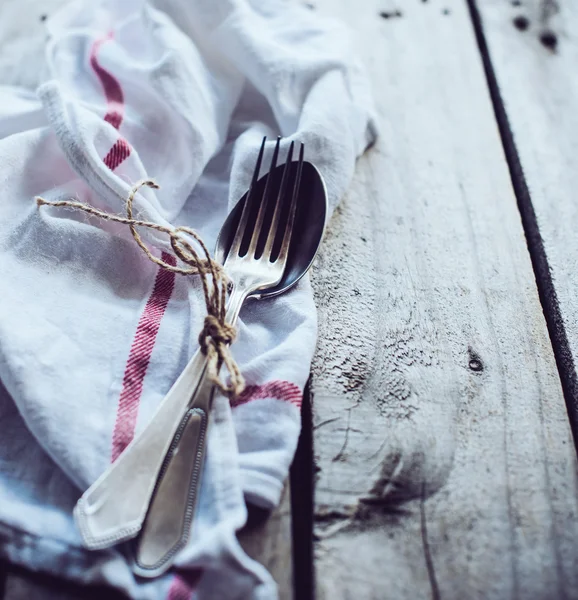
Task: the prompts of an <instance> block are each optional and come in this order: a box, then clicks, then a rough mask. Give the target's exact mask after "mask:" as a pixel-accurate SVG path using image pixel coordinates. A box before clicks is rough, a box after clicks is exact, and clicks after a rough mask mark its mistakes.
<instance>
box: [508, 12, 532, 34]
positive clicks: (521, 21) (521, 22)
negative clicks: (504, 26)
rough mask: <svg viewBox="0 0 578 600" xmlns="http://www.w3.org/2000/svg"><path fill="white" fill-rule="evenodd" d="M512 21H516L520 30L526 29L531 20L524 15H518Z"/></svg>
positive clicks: (515, 25) (515, 23)
mask: <svg viewBox="0 0 578 600" xmlns="http://www.w3.org/2000/svg"><path fill="white" fill-rule="evenodd" d="M512 22H513V23H514V27H515V28H516V29H519V30H520V31H526V29H528V27H529V26H530V21H528V18H527V17H524V15H518V16H517V17H516V18H515V19H514V20H513V21H512Z"/></svg>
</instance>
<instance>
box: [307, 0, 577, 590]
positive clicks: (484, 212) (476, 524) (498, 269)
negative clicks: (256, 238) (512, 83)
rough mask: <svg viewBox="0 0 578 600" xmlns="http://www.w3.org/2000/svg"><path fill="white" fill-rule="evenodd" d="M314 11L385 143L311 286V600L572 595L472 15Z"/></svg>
mask: <svg viewBox="0 0 578 600" xmlns="http://www.w3.org/2000/svg"><path fill="white" fill-rule="evenodd" d="M502 4H503V5H506V4H508V3H507V2H505V1H504V2H503V3H502ZM316 5H318V7H319V8H318V9H319V10H320V12H323V13H329V14H335V15H337V16H339V17H341V18H343V19H345V20H347V21H348V22H349V24H350V25H351V26H352V27H353V29H354V30H355V32H356V35H357V40H358V45H359V47H360V48H361V49H362V50H363V51H364V55H365V60H366V64H367V66H368V68H369V70H370V72H371V76H372V80H373V85H374V90H375V93H376V96H377V104H378V109H379V113H380V126H381V134H382V135H381V138H380V140H379V142H378V144H377V146H376V147H375V148H374V149H373V150H371V151H370V152H368V153H367V156H365V157H364V158H362V159H361V160H360V161H359V165H358V169H357V174H356V180H355V183H354V185H353V186H352V188H351V190H350V192H349V194H348V195H347V197H346V198H345V200H344V202H343V204H342V206H341V208H340V210H339V212H338V214H337V215H336V216H335V218H334V219H333V221H332V223H331V226H330V230H329V235H328V238H327V240H326V243H325V246H324V249H323V253H322V255H321V257H320V260H319V262H318V264H317V267H316V270H315V272H314V275H313V281H314V284H315V292H316V296H317V303H318V306H319V313H320V336H319V349H318V353H317V357H316V360H315V365H314V370H313V373H314V377H313V412H314V427H315V431H314V451H315V461H316V470H317V483H316V489H315V518H316V535H317V540H316V564H315V567H316V575H317V598H318V599H319V600H326V599H330V598H331V599H332V600H336V599H337V600H339V599H346V598H367V599H369V598H371V599H373V598H375V599H385V598H387V599H389V598H391V599H407V600H409V599H413V598H430V597H431V598H434V599H437V598H444V599H456V600H457V599H461V598H469V599H474V598H480V599H482V598H495V599H498V598H520V599H522V598H524V599H526V598H531V599H547V598H572V597H578V581H577V580H578V570H577V569H576V566H577V560H578V546H577V544H576V543H575V540H576V535H577V533H578V522H577V519H576V516H577V501H576V475H575V474H576V461H575V455H574V449H573V444H572V441H571V437H570V432H569V427H568V425H567V417H566V409H565V405H564V400H563V397H562V392H561V388H560V383H559V379H558V374H557V371H556V365H555V363H554V360H553V356H552V351H551V345H550V340H549V338H548V335H547V331H546V326H545V322H544V317H543V314H542V310H541V306H540V304H539V301H538V295H537V291H536V286H535V280H534V274H533V272H532V268H531V264H530V260H529V256H528V251H527V247H526V241H525V238H524V233H523V230H522V226H521V222H520V216H519V213H518V209H517V205H516V199H515V197H514V194H513V190H512V185H511V181H510V175H509V172H508V167H507V164H506V161H505V159H504V152H503V149H502V144H501V141H500V137H499V135H498V130H497V127H496V122H495V118H494V112H493V108H492V104H491V102H490V98H489V94H488V89H487V85H486V80H485V76H484V72H483V69H482V64H481V58H480V54H479V50H478V47H477V43H476V39H475V36H474V33H473V30H472V25H471V20H470V15H469V12H468V6H467V4H466V3H465V2H450V1H449V0H448V1H446V2H440V1H436V0H432V1H429V2H425V3H424V2H417V1H416V2H404V3H394V2H393V1H392V2H389V3H388V2H385V1H384V0H375V1H368V2H364V3H363V5H361V4H360V3H358V2H355V1H354V0H339V1H337V0H333V1H329V0H327V1H325V2H323V3H321V2H317V3H316ZM397 12H399V13H401V16H400V15H397V14H396V13H397ZM380 13H385V15H387V16H388V18H384V17H381V18H380V16H379V14H380ZM517 33H518V32H517V31H515V30H514V31H513V34H517ZM515 60H516V58H515V56H512V57H510V61H511V68H512V69H514V68H515ZM525 99H526V101H527V98H525ZM522 101H523V100H522V99H520V102H522ZM557 158H559V159H561V157H560V156H558V157H557ZM534 168H535V167H534Z"/></svg>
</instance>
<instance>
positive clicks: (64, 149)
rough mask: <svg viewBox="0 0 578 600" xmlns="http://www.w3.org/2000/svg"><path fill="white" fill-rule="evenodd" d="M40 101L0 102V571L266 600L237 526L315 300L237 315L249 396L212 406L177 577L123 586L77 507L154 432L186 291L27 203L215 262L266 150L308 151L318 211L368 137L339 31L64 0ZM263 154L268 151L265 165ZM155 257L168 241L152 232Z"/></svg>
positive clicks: (185, 315) (310, 16) (291, 297)
mask: <svg viewBox="0 0 578 600" xmlns="http://www.w3.org/2000/svg"><path fill="white" fill-rule="evenodd" d="M46 24H47V28H48V32H49V36H50V39H49V42H48V44H47V49H46V61H47V65H48V70H47V72H48V76H47V79H46V81H45V82H43V83H42V85H41V86H40V88H39V89H38V90H37V93H36V94H32V93H31V92H29V91H27V90H23V89H19V88H13V87H0V94H2V103H0V104H1V108H0V137H1V139H0V180H1V181H2V190H3V202H2V203H0V281H1V282H2V283H1V289H2V298H3V302H2V311H0V379H1V380H2V383H3V388H2V389H0V418H1V420H0V428H1V433H2V435H1V438H0V556H2V557H4V558H7V559H8V560H10V561H12V562H14V563H18V564H22V565H25V566H28V567H30V568H32V569H38V570H43V571H47V572H50V573H53V574H56V575H58V576H61V577H66V578H70V579H73V580H76V581H80V582H82V583H87V584H90V583H106V584H109V585H111V586H114V587H117V588H118V589H121V590H123V591H124V592H125V593H126V594H127V595H128V596H129V597H131V598H135V599H143V600H148V599H151V600H153V599H155V600H157V599H159V598H165V597H166V598H172V600H176V599H177V598H178V599H185V598H187V599H188V598H190V597H191V596H192V594H193V593H194V592H196V594H197V597H198V598H217V597H218V598H222V599H223V600H226V599H227V598H260V599H261V598H262V599H270V598H275V597H276V591H275V584H274V582H273V581H272V579H271V577H270V575H269V574H268V573H267V572H266V570H265V569H264V568H263V567H262V566H261V565H259V564H258V563H256V562H255V561H253V560H251V559H250V558H249V557H247V556H246V555H245V554H244V552H243V551H242V549H241V548H240V546H239V544H238V542H237V540H236V536H235V532H236V531H237V530H238V529H239V528H241V527H242V526H243V524H244V523H245V520H246V506H245V501H249V502H253V503H255V504H258V505H260V506H263V507H267V508H272V507H274V506H275V505H276V504H277V503H278V502H279V499H280V495H281V492H282V489H283V483H284V480H285V478H286V476H287V472H288V468H289V465H290V462H291V460H292V457H293V453H294V450H295V446H296V443H297V438H298V435H299V430H300V412H299V409H300V405H301V398H302V391H303V387H304V385H305V382H306V380H307V376H308V372H309V366H310V360H311V357H312V354H313V350H314V346H315V339H316V317H315V307H314V303H313V298H312V293H311V288H310V284H309V281H308V279H307V278H305V279H304V280H302V281H301V282H300V283H299V284H298V285H297V286H296V287H295V288H294V289H293V290H291V291H290V292H289V293H287V294H285V295H283V296H280V297H278V298H276V299H271V300H266V301H260V302H250V303H248V304H247V306H246V308H245V309H244V310H243V311H242V313H241V318H240V322H239V336H238V341H236V342H235V344H234V346H233V352H234V355H235V358H236V360H237V362H238V363H239V366H240V367H241V369H242V371H243V374H244V376H245V378H246V380H247V384H248V385H247V389H246V391H245V392H244V393H243V394H242V395H241V397H240V398H238V399H237V401H236V402H235V403H234V405H233V406H231V405H230V404H229V402H228V401H227V400H226V399H225V398H223V397H217V399H216V401H215V405H214V409H213V414H212V425H211V430H210V436H209V441H208V449H207V461H206V467H205V474H204V478H203V485H202V488H201V493H200V499H199V507H198V515H197V518H196V520H195V524H194V528H193V531H192V534H191V538H190V541H189V544H188V545H187V547H186V548H184V549H183V550H182V552H181V553H180V554H179V556H178V557H177V561H176V566H177V568H176V570H175V571H174V572H172V573H169V574H167V575H164V576H163V577H160V578H158V579H156V580H153V581H148V582H143V580H141V579H135V577H134V576H133V574H132V572H131V570H130V567H129V563H128V561H127V549H126V548H123V547H120V548H113V549H109V550H106V551H98V552H90V551H88V550H86V549H84V548H83V547H82V544H81V540H80V535H79V533H78V531H77V530H76V528H75V526H74V523H73V520H72V508H73V506H74V504H75V502H76V500H77V499H78V497H79V496H80V493H81V492H82V491H83V490H85V489H86V488H87V487H89V486H90V485H91V484H92V483H93V482H94V481H95V480H96V479H97V477H98V476H99V475H100V474H101V473H102V472H103V471H104V470H105V469H106V467H107V466H108V465H109V464H110V462H111V461H112V460H115V458H117V457H118V456H119V454H120V453H121V452H122V451H123V449H124V448H125V447H126V446H127V445H128V443H130V441H131V440H132V439H133V437H134V436H135V435H138V433H139V431H140V430H141V429H142V427H143V426H144V425H146V423H147V422H148V420H149V419H150V418H151V416H152V414H153V413H154V410H155V408H156V406H157V405H158V403H159V402H160V400H161V399H162V398H163V396H164V395H165V394H166V392H167V391H168V390H169V389H170V387H171V385H172V383H173V382H174V381H175V379H176V378H177V377H178V374H179V373H180V371H181V370H182V369H183V368H184V366H185V365H186V363H187V361H188V359H189V358H190V357H191V356H192V354H193V353H194V352H195V350H196V348H197V334H198V331H200V328H201V326H202V321H203V317H204V312H203V311H204V302H203V296H202V293H201V291H200V286H199V282H198V281H196V280H195V279H193V278H184V277H180V276H175V275H174V274H173V273H170V272H168V271H166V270H162V269H159V268H157V267H156V266H155V265H153V264H152V263H151V262H150V261H148V259H147V258H146V257H145V256H144V255H143V254H142V252H141V251H140V250H139V249H138V247H137V246H136V245H135V244H134V241H133V240H132V238H131V236H130V233H129V232H128V231H127V230H126V229H125V228H124V227H123V226H120V225H118V224H114V223H110V222H102V221H98V220H95V219H93V218H91V217H88V216H87V215H85V214H81V213H78V212H74V211H70V210H66V209H56V208H46V207H45V208H43V209H42V210H38V208H37V206H36V204H35V202H34V197H35V196H36V195H41V196H43V197H44V198H46V199H47V200H61V199H70V198H74V199H76V200H80V201H82V202H86V203H88V204H91V205H93V206H96V207H98V208H102V209H104V210H107V211H112V212H115V213H122V212H123V210H124V203H125V199H126V196H127V195H128V193H129V190H130V188H131V187H132V185H133V184H134V183H135V182H136V181H138V180H140V179H142V178H144V177H153V178H155V180H156V181H157V182H158V183H159V184H160V186H161V187H160V189H159V190H155V191H153V190H150V189H146V190H143V191H142V193H141V194H139V196H138V197H137V199H136V202H135V207H136V208H137V210H138V213H139V216H140V217H141V218H143V219H147V220H153V221H156V222H158V223H161V224H165V225H166V224H174V225H187V226H191V227H193V228H195V229H196V230H197V231H198V232H199V233H200V234H201V235H202V237H203V239H204V240H205V242H206V243H207V244H208V246H209V247H210V248H212V247H214V243H215V240H216V237H217V234H218V231H219V229H220V227H221V225H222V223H223V221H224V219H225V217H226V214H227V212H228V211H229V210H230V209H231V208H232V206H233V205H234V203H235V202H236V201H237V200H238V199H239V198H240V197H241V196H242V195H243V193H244V192H245V191H246V189H247V187H248V184H249V181H250V177H251V174H252V170H253V166H254V163H255V157H256V154H257V150H258V146H259V144H260V141H261V139H262V137H263V136H264V135H267V136H269V137H275V136H277V135H282V136H283V138H284V140H283V144H284V146H285V145H288V144H289V143H290V142H291V140H298V141H301V142H304V143H305V148H306V156H305V158H306V160H309V161H311V162H313V163H314V164H315V165H316V166H317V167H318V168H319V170H320V171H321V173H322V174H323V176H324V178H325V181H326V185H327V190H328V194H329V200H330V205H331V208H333V207H334V206H335V205H336V203H337V202H338V200H339V199H340V198H341V196H342V195H343V193H344V192H345V190H346V188H347V185H348V183H349V181H350V178H351V175H352V172H353V167H354V162H355V159H356V157H357V156H358V155H359V154H361V153H362V152H363V150H364V149H365V148H366V146H367V145H368V144H370V143H371V142H372V141H373V139H374V137H375V129H374V124H373V117H372V115H373V109H372V104H371V96H370V93H369V90H368V87H367V82H366V79H365V77H364V75H363V72H362V70H361V69H360V67H359V66H358V64H357V63H356V62H355V60H354V52H353V51H352V48H351V46H350V44H349V42H348V36H347V31H346V29H345V28H344V27H343V26H342V25H341V24H339V23H337V22H334V21H330V20H328V19H324V18H321V17H319V15H317V14H315V13H314V12H312V11H309V10H308V9H306V8H305V7H303V6H300V5H297V4H293V3H289V2H283V1H281V0H270V1H268V2H259V1H257V0H196V1H191V0H186V1H185V0H164V1H162V2H157V3H155V5H154V6H153V5H151V4H149V3H147V2H146V1H145V0H123V2H117V1H115V0H98V1H95V0H93V1H88V0H77V1H76V2H73V3H72V4H70V5H67V6H66V7H64V8H63V9H61V10H60V11H59V12H57V13H56V14H54V15H53V16H51V17H50V18H49V19H48V20H47V22H46ZM270 151H271V149H269V150H268V152H270ZM142 234H143V236H144V237H146V238H147V242H148V243H149V245H150V247H151V248H152V249H153V250H154V252H156V253H157V255H158V256H163V257H164V258H165V259H166V260H172V257H171V254H170V248H169V245H168V243H167V242H168V240H166V239H163V236H162V235H160V234H155V233H152V234H151V232H149V231H143V232H142Z"/></svg>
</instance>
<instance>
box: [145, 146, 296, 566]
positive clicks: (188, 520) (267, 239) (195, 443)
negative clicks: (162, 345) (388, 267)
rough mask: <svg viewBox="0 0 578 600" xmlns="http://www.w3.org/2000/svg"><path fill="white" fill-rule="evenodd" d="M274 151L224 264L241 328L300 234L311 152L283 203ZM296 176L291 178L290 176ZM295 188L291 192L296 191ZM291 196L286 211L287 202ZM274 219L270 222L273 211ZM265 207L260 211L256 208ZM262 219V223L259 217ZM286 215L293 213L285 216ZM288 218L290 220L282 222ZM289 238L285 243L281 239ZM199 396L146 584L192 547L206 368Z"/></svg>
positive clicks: (164, 487)
mask: <svg viewBox="0 0 578 600" xmlns="http://www.w3.org/2000/svg"><path fill="white" fill-rule="evenodd" d="M279 141H280V140H277V144H276V146H275V150H274V152H273V157H272V160H271V164H270V167H269V171H268V175H267V179H266V183H265V187H264V189H263V193H262V197H260V194H259V193H258V185H257V182H258V178H259V171H260V167H261V162H262V159H263V151H264V147H265V140H263V144H262V145H261V150H260V152H259V156H258V159H257V163H256V165H255V170H254V172H253V178H252V181H251V186H250V188H249V192H248V194H247V198H246V201H245V205H244V207H243V212H242V215H241V218H240V221H239V224H238V226H237V230H236V233H235V237H234V239H233V241H232V243H231V247H230V249H229V251H228V254H227V256H226V259H225V262H224V269H225V272H226V274H227V275H228V276H229V278H230V279H231V280H232V282H233V290H232V292H231V295H230V298H229V303H228V307H227V316H226V321H227V322H228V323H231V324H233V325H234V324H235V323H236V321H237V318H238V316H239V312H240V310H241V307H242V305H243V303H244V302H245V300H247V298H249V297H251V296H255V295H258V294H259V293H263V292H265V291H267V290H270V289H272V288H274V287H275V286H277V285H278V284H279V283H280V282H281V279H282V277H283V274H284V272H285V268H286V266H287V259H288V253H289V246H290V242H291V236H292V232H293V229H294V223H295V214H296V211H297V198H298V195H299V193H298V192H299V185H300V181H301V172H302V167H303V152H304V147H303V144H301V148H300V151H299V159H298V161H297V164H296V165H295V163H294V162H293V150H294V143H291V145H290V147H289V151H288V153H287V157H286V160H285V166H284V168H283V174H282V177H281V184H280V187H279V191H278V193H277V195H276V196H277V197H276V198H274V197H273V196H274V193H273V191H272V188H273V184H272V180H273V179H274V177H273V172H274V171H275V169H276V165H277V159H278V155H279ZM293 169H294V170H295V175H294V176H293V177H292V176H291V173H290V172H291V171H292V170H293ZM290 184H292V189H289V188H290V187H291V185H290ZM289 194H290V204H289V208H288V210H285V211H284V210H283V209H284V207H285V209H286V208H287V205H286V196H288V195H289ZM271 202H274V203H275V204H274V209H273V215H272V217H271V220H270V222H269V220H268V219H267V218H266V217H267V214H268V213H269V214H270V212H271V208H272V207H271ZM257 205H258V210H256V209H257ZM255 212H257V215H256V218H254V220H253V219H252V215H253V214H254V213H255ZM284 213H286V214H285V215H284ZM282 216H285V218H284V219H283V222H282ZM281 235H282V237H281ZM203 369H204V370H203V374H202V378H201V382H200V384H199V386H198V388H197V392H196V394H195V396H194V397H193V399H192V400H191V402H190V403H189V410H188V411H187V414H186V415H185V416H184V418H183V420H182V422H181V425H180V427H179V429H178V431H177V434H176V436H175V438H174V441H173V444H172V446H171V448H170V449H169V452H168V454H167V458H166V460H165V463H164V465H163V467H162V469H161V473H160V476H159V479H158V481H157V485H156V488H155V491H154V494H153V497H152V500H151V503H150V506H149V510H148V513H147V517H146V520H145V522H144V525H143V527H142V530H141V534H140V537H139V540H138V544H137V549H136V556H135V571H136V572H137V573H138V574H140V575H143V576H146V577H156V576H158V575H159V574H161V573H163V572H164V571H166V570H167V569H168V568H169V567H170V565H171V563H172V558H173V557H174V556H175V555H176V553H177V552H178V551H179V550H180V549H181V548H182V547H183V546H184V545H185V544H186V542H187V540H188V536H189V532H190V528H191V524H192V520H193V516H194V510H195V504H196V500H197V495H198V490H199V487H200V475H201V470H202V464H203V461H204V454H205V441H206V430H207V425H208V416H209V412H210V406H211V402H212V398H213V394H214V386H213V385H212V383H211V382H210V380H209V378H208V375H207V368H206V365H205V366H204V368H203Z"/></svg>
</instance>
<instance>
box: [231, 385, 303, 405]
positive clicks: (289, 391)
mask: <svg viewBox="0 0 578 600" xmlns="http://www.w3.org/2000/svg"><path fill="white" fill-rule="evenodd" d="M265 398H275V399H277V400H284V401H286V402H290V403H291V404H294V405H295V406H296V407H297V408H301V403H302V401H303V392H302V391H301V388H299V386H297V385H295V384H294V383H291V382H290V381H280V380H277V381H269V382H268V383H264V384H262V385H248V386H246V387H245V389H244V391H243V392H242V393H241V394H240V395H239V396H238V397H237V399H236V400H235V401H234V402H233V404H232V405H233V406H240V405H241V404H246V403H247V402H250V401H251V400H263V399H265Z"/></svg>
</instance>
